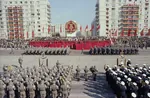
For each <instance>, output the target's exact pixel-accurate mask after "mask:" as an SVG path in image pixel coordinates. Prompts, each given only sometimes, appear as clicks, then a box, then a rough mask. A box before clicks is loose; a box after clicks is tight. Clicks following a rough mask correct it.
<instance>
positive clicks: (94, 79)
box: [92, 66, 98, 81]
mask: <svg viewBox="0 0 150 98" xmlns="http://www.w3.org/2000/svg"><path fill="white" fill-rule="evenodd" d="M97 72H98V70H97V69H96V66H94V67H93V73H92V74H93V81H96V78H97Z"/></svg>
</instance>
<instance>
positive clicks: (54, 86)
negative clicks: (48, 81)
mask: <svg viewBox="0 0 150 98" xmlns="http://www.w3.org/2000/svg"><path fill="white" fill-rule="evenodd" d="M57 90H58V86H57V85H56V83H55V81H53V84H52V85H51V87H50V91H51V92H52V98H57V96H58V93H57Z"/></svg>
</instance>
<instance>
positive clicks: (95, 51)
mask: <svg viewBox="0 0 150 98" xmlns="http://www.w3.org/2000/svg"><path fill="white" fill-rule="evenodd" d="M122 51H123V54H125V55H129V54H138V48H137V47H125V48H123V50H122V48H121V47H119V46H117V47H110V46H108V47H96V46H95V47H94V48H91V49H90V51H89V54H91V55H119V54H121V52H122Z"/></svg>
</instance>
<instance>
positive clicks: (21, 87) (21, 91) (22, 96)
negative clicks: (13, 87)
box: [18, 83, 26, 98]
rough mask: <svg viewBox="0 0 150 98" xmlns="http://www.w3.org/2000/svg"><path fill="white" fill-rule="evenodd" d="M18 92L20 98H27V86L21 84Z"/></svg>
mask: <svg viewBox="0 0 150 98" xmlns="http://www.w3.org/2000/svg"><path fill="white" fill-rule="evenodd" d="M18 91H19V93H20V98H26V92H25V91H26V88H25V86H24V85H23V83H21V84H20V86H19V88H18Z"/></svg>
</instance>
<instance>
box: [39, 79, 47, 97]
mask: <svg viewBox="0 0 150 98" xmlns="http://www.w3.org/2000/svg"><path fill="white" fill-rule="evenodd" d="M38 89H39V91H40V97H41V98H45V97H46V85H45V84H44V81H41V84H39V86H38Z"/></svg>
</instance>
